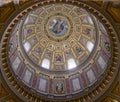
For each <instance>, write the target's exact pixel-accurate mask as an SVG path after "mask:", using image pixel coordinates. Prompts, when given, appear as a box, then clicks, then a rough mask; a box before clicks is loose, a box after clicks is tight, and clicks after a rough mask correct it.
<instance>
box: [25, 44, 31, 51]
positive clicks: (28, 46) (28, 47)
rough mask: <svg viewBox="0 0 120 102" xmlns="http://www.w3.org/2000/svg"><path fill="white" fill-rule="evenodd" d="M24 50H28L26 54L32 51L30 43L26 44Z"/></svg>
mask: <svg viewBox="0 0 120 102" xmlns="http://www.w3.org/2000/svg"><path fill="white" fill-rule="evenodd" d="M24 49H25V50H26V52H28V51H29V50H30V43H29V42H26V43H25V44H24Z"/></svg>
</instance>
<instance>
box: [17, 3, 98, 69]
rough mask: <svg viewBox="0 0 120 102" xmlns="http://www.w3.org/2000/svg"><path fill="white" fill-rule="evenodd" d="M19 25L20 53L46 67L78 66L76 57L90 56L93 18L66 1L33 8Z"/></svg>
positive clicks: (93, 28)
mask: <svg viewBox="0 0 120 102" xmlns="http://www.w3.org/2000/svg"><path fill="white" fill-rule="evenodd" d="M49 12H50V13H49ZM20 26H21V32H20V33H21V34H19V37H18V39H20V40H19V43H20V44H22V45H23V46H22V47H23V49H24V51H22V52H21V53H23V52H25V53H26V55H28V56H29V59H30V60H32V62H33V63H35V64H36V65H38V66H41V67H43V68H45V69H49V70H57V71H64V70H70V69H73V68H75V67H76V66H79V65H81V64H82V62H81V61H79V60H80V59H81V58H82V57H83V56H85V57H84V58H83V60H86V59H87V58H88V57H89V56H90V55H91V52H92V51H93V48H94V45H95V40H96V36H97V35H96V27H95V24H94V18H92V17H91V15H90V14H89V13H88V12H87V11H85V10H84V9H82V8H79V7H77V6H73V5H67V4H62V5H61V4H57V5H56V4H53V5H47V6H44V7H41V8H37V9H35V10H33V11H31V12H30V13H28V14H27V15H26V17H24V18H23V22H22V25H20ZM21 39H22V40H21ZM72 62H73V63H72ZM72 64H73V65H72Z"/></svg>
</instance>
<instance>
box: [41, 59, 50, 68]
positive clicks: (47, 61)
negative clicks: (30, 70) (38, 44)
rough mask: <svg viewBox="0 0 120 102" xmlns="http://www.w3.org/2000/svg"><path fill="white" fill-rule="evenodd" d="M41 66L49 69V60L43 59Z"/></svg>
mask: <svg viewBox="0 0 120 102" xmlns="http://www.w3.org/2000/svg"><path fill="white" fill-rule="evenodd" d="M41 66H42V67H44V68H46V69H49V68H50V60H48V59H43V61H42V65H41Z"/></svg>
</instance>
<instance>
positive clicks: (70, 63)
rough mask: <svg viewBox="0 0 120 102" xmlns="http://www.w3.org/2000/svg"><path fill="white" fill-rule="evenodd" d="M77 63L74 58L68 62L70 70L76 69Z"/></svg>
mask: <svg viewBox="0 0 120 102" xmlns="http://www.w3.org/2000/svg"><path fill="white" fill-rule="evenodd" d="M76 66H77V65H76V62H75V60H74V59H73V58H71V59H69V60H68V69H73V68H74V67H76Z"/></svg>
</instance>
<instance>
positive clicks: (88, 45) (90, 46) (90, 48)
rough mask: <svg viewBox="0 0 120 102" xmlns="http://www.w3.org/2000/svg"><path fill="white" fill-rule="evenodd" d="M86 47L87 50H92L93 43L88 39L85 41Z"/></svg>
mask: <svg viewBox="0 0 120 102" xmlns="http://www.w3.org/2000/svg"><path fill="white" fill-rule="evenodd" d="M86 47H87V49H88V51H89V52H91V51H92V50H93V47H94V44H93V43H92V42H90V41H88V42H87V44H86Z"/></svg>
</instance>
